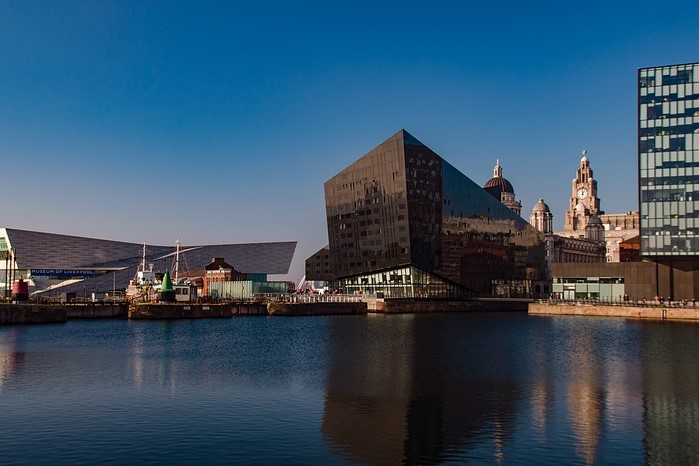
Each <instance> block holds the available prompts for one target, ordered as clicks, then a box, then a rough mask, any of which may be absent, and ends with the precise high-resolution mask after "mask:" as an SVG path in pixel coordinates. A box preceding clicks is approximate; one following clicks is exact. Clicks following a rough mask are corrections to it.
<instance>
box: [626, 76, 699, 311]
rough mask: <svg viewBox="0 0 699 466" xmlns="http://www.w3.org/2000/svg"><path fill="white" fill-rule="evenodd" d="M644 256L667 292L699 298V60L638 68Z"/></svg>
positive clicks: (641, 234)
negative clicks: (654, 268) (656, 266)
mask: <svg viewBox="0 0 699 466" xmlns="http://www.w3.org/2000/svg"><path fill="white" fill-rule="evenodd" d="M638 157H639V207H640V209H639V210H640V218H641V225H640V239H641V245H640V248H641V251H640V252H641V256H642V258H644V259H646V260H652V261H654V262H655V263H656V264H657V265H658V273H657V274H656V275H657V277H656V282H657V284H656V289H657V290H658V293H660V294H662V295H664V296H668V295H669V296H671V297H674V298H680V297H686V298H693V297H696V296H699V273H698V272H699V256H698V253H699V63H689V64H682V65H669V66H657V67H650V68H641V69H639V70H638Z"/></svg>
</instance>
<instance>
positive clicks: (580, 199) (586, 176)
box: [563, 150, 604, 235]
mask: <svg viewBox="0 0 699 466" xmlns="http://www.w3.org/2000/svg"><path fill="white" fill-rule="evenodd" d="M582 153H583V158H582V159H580V167H578V170H577V172H576V174H575V178H573V183H572V187H573V190H572V194H571V196H570V204H569V206H568V210H566V223H565V226H564V227H563V231H570V232H580V235H585V228H586V227H587V224H588V222H589V221H590V217H591V216H592V215H601V214H603V213H604V212H602V211H601V210H600V208H599V198H598V197H597V181H596V180H595V179H594V178H593V177H592V169H591V168H590V161H589V160H588V158H587V151H586V150H584V151H583V152H582Z"/></svg>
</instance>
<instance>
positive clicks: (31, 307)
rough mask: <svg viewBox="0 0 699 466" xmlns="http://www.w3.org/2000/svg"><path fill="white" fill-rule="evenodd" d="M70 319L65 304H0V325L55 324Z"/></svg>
mask: <svg viewBox="0 0 699 466" xmlns="http://www.w3.org/2000/svg"><path fill="white" fill-rule="evenodd" d="M67 321H68V316H67V314H66V309H65V307H64V306H53V305H50V304H9V303H7V304H5V303H2V304H0V325H16V324H53V323H65V322H67Z"/></svg>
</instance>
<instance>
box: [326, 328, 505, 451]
mask: <svg viewBox="0 0 699 466" xmlns="http://www.w3.org/2000/svg"><path fill="white" fill-rule="evenodd" d="M384 318H390V319H391V320H392V322H391V325H390V326H389V325H385V326H380V325H374V323H375V322H373V321H374V320H375V319H372V318H369V319H363V320H356V321H340V320H335V321H332V322H331V326H330V329H329V334H330V341H332V342H333V344H332V345H331V348H330V355H329V358H330V359H329V361H328V376H327V382H326V396H325V405H324V415H323V421H322V433H323V437H324V440H325V442H326V443H327V444H328V445H330V447H331V450H332V451H333V452H334V453H335V454H337V455H338V456H341V457H342V458H344V459H345V460H349V461H355V462H360V463H365V464H397V463H422V464H433V463H438V462H443V461H448V460H449V459H450V458H451V459H452V460H453V458H455V456H453V455H455V454H457V452H458V455H459V457H462V455H463V454H464V453H463V452H464V451H466V452H468V450H469V448H470V446H474V447H475V446H476V445H477V447H478V448H479V449H482V445H483V444H489V445H491V447H490V448H491V449H492V451H490V452H483V451H482V450H479V451H478V454H477V456H478V457H479V458H481V459H482V458H483V457H484V456H487V457H488V458H489V461H501V460H503V459H504V445H505V444H506V442H507V441H508V439H509V438H510V436H511V434H510V433H511V432H512V430H513V429H512V426H511V425H512V422H513V419H514V411H515V409H516V402H515V400H516V399H517V398H518V388H517V387H516V386H514V385H513V384H512V383H511V382H509V381H507V380H508V379H507V378H504V377H501V376H499V375H498V374H497V370H494V368H497V367H503V368H504V367H507V364H506V361H504V359H507V358H508V356H507V351H504V350H501V349H500V348H498V347H497V346H493V349H492V351H491V352H490V356H487V357H486V358H485V359H482V360H479V361H473V360H472V359H469V358H468V357H464V354H465V352H467V351H469V350H470V348H472V346H473V345H475V346H478V345H482V344H484V341H477V340H475V341H469V340H470V337H475V338H483V339H484V338H486V337H485V335H486V334H485V333H483V334H482V335H481V336H478V335H479V332H478V330H477V329H471V330H470V331H464V330H465V329H464V328H458V327H456V328H455V327H453V326H450V325H449V323H450V322H451V323H456V322H460V323H461V324H462V325H463V324H467V325H473V324H474V323H476V322H477V321H478V318H476V317H474V318H473V319H461V320H460V321H459V320H452V319H444V318H443V316H442V318H439V319H430V318H429V317H426V316H422V317H416V316H409V315H405V316H390V317H377V318H376V319H384ZM418 320H419V322H418ZM348 325H351V326H361V327H364V328H361V329H360V328H352V329H348V328H347V326H348ZM357 335H363V338H361V339H358V338H356V336H357ZM489 438H490V440H488V439H489ZM467 454H468V453H467Z"/></svg>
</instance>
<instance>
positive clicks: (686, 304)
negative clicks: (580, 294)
mask: <svg viewBox="0 0 699 466" xmlns="http://www.w3.org/2000/svg"><path fill="white" fill-rule="evenodd" d="M536 302H537V303H541V304H550V305H566V306H574V305H583V306H634V307H679V308H695V307H697V303H696V300H691V301H689V300H686V299H682V300H680V301H670V300H667V299H657V300H656V299H645V298H641V299H635V298H626V299H624V298H621V299H611V298H600V299H592V298H580V299H554V298H550V299H537V300H536Z"/></svg>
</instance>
